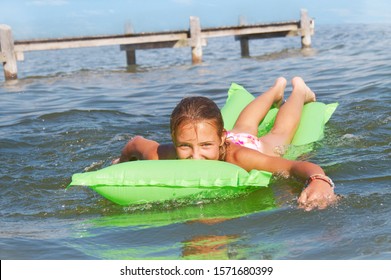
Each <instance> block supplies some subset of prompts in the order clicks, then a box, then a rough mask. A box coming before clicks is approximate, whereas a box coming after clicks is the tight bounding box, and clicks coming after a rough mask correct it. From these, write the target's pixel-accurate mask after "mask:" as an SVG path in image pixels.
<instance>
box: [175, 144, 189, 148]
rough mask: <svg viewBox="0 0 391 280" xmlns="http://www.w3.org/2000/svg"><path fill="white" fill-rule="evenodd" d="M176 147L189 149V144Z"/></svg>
mask: <svg viewBox="0 0 391 280" xmlns="http://www.w3.org/2000/svg"><path fill="white" fill-rule="evenodd" d="M178 147H180V148H188V147H190V145H189V144H179V145H178Z"/></svg>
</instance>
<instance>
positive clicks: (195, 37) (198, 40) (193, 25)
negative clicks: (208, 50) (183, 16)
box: [190, 17, 202, 64]
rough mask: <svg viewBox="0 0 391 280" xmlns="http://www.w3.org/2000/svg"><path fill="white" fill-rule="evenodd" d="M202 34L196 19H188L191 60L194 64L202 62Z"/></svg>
mask: <svg viewBox="0 0 391 280" xmlns="http://www.w3.org/2000/svg"><path fill="white" fill-rule="evenodd" d="M201 36H202V33H201V23H200V19H199V18H198V17H190V40H191V41H190V44H191V59H192V62H193V63H194V64H196V63H201V62H202V37H201Z"/></svg>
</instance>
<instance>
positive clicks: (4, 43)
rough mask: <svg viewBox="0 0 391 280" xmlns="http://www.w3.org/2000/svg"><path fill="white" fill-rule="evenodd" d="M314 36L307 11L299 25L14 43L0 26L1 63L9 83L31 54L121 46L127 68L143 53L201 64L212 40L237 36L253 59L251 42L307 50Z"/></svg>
mask: <svg viewBox="0 0 391 280" xmlns="http://www.w3.org/2000/svg"><path fill="white" fill-rule="evenodd" d="M313 33H314V20H313V19H311V18H310V17H309V16H308V13H307V11H306V10H301V15H300V20H298V21H288V22H276V23H268V24H255V25H246V24H240V25H238V26H229V27H218V28H204V29H202V28H201V23H200V19H199V18H198V17H190V28H189V29H188V30H180V31H168V32H154V33H132V34H124V35H112V36H89V37H75V38H60V39H42V40H39V39H38V40H29V41H26V40H25V41H14V40H13V35H12V30H11V28H10V27H9V26H7V25H4V24H0V62H1V63H2V64H3V69H4V77H5V79H6V80H12V79H17V76H18V70H17V61H23V60H24V52H28V51H42V50H59V49H68V48H83V47H101V46H110V45H119V46H120V50H122V51H125V52H126V58H127V64H128V65H134V64H136V50H139V49H155V48H179V47H190V48H191V55H192V62H193V63H200V62H202V47H204V46H206V45H207V39H208V38H214V37H223V36H235V39H236V40H237V41H240V47H241V55H242V56H249V55H250V50H249V40H253V39H265V38H275V37H287V36H301V46H302V47H303V48H306V47H310V46H311V35H313Z"/></svg>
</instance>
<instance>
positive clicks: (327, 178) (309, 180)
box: [305, 174, 335, 189]
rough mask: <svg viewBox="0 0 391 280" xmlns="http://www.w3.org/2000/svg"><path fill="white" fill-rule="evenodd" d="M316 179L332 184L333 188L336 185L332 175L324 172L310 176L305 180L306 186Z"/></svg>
mask: <svg viewBox="0 0 391 280" xmlns="http://www.w3.org/2000/svg"><path fill="white" fill-rule="evenodd" d="M314 180H322V181H324V182H326V183H328V184H329V185H330V187H331V188H333V189H334V187H335V185H334V182H333V180H331V179H330V177H328V176H326V175H322V174H314V175H312V176H310V177H309V178H308V179H307V181H306V182H305V187H307V186H308V185H309V184H311V182H312V181H314Z"/></svg>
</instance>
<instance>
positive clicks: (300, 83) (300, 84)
mask: <svg viewBox="0 0 391 280" xmlns="http://www.w3.org/2000/svg"><path fill="white" fill-rule="evenodd" d="M292 86H293V87H294V88H295V89H296V90H297V89H300V92H303V93H305V101H304V103H309V102H315V101H316V95H315V93H314V92H313V91H312V90H311V89H310V88H309V87H308V86H307V85H306V83H305V82H304V80H303V79H302V78H300V77H294V78H293V79H292Z"/></svg>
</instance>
